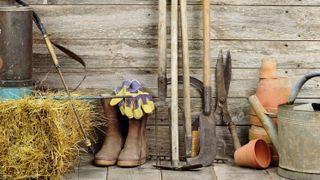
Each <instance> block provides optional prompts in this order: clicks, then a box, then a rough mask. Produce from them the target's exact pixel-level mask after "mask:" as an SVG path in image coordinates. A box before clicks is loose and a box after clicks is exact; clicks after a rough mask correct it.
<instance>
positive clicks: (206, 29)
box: [202, 0, 212, 115]
mask: <svg viewBox="0 0 320 180" xmlns="http://www.w3.org/2000/svg"><path fill="white" fill-rule="evenodd" d="M202 13H203V15H202V16H203V85H204V94H203V100H204V102H203V106H204V114H206V115H209V114H210V113H211V97H212V96H211V93H212V92H211V91H212V90H211V71H210V68H211V60H210V59H211V54H210V39H211V38H210V0H203V1H202Z"/></svg>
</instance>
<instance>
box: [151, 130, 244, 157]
mask: <svg viewBox="0 0 320 180" xmlns="http://www.w3.org/2000/svg"><path fill="white" fill-rule="evenodd" d="M216 129H217V138H218V139H219V140H220V141H219V143H218V156H219V157H227V156H229V157H233V153H234V148H233V144H232V140H231V136H230V133H229V131H228V129H227V127H226V126H217V128H216ZM248 129H249V126H239V127H238V128H237V130H238V136H239V137H240V141H241V144H246V143H247V142H248ZM147 142H148V151H149V152H148V154H149V155H150V156H154V155H157V154H158V153H159V155H160V156H169V155H170V128H169V127H168V126H159V127H158V137H157V142H158V143H157V144H158V145H157V146H156V144H155V143H156V139H155V128H154V127H153V126H148V127H147ZM179 147H180V148H179V151H180V156H181V157H183V156H184V136H183V129H182V127H180V128H179ZM224 147H225V148H226V149H225V151H226V153H225V155H224V150H223V149H224Z"/></svg>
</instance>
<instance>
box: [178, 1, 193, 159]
mask: <svg viewBox="0 0 320 180" xmlns="http://www.w3.org/2000/svg"><path fill="white" fill-rule="evenodd" d="M180 13H181V16H180V17H181V31H182V57H183V95H184V97H183V106H184V121H185V123H184V128H185V150H186V156H187V157H190V156H191V137H192V135H191V131H192V124H191V98H190V70H189V39H188V23H187V2H186V0H180Z"/></svg>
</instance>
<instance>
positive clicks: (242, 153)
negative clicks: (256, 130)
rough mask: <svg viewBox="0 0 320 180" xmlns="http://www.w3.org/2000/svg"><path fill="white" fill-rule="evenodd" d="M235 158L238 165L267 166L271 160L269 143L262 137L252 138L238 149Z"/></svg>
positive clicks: (258, 167)
mask: <svg viewBox="0 0 320 180" xmlns="http://www.w3.org/2000/svg"><path fill="white" fill-rule="evenodd" d="M234 160H235V163H236V164H237V165H238V166H245V167H252V168H256V169H264V168H267V167H268V166H269V164H270V161H271V154H270V149H269V145H268V144H267V143H266V142H264V141H263V140H261V139H255V140H252V141H250V142H249V143H248V144H246V145H244V146H242V147H241V148H239V149H237V150H236V152H235V153H234Z"/></svg>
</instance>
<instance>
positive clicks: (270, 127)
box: [249, 95, 279, 150]
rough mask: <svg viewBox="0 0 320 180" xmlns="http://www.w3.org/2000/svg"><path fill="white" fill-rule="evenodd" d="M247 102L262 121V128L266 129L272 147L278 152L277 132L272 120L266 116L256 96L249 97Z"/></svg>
mask: <svg viewBox="0 0 320 180" xmlns="http://www.w3.org/2000/svg"><path fill="white" fill-rule="evenodd" d="M249 102H250V104H251V107H252V108H253V110H254V111H255V112H256V114H257V116H258V117H259V118H260V120H261V121H262V124H263V127H264V128H265V129H266V131H267V133H268V135H269V137H270V139H271V141H272V143H273V145H274V146H275V148H276V149H277V150H279V143H278V131H277V128H276V126H275V125H274V124H273V122H272V119H271V118H270V117H269V116H268V115H267V114H266V110H265V109H264V107H263V106H262V105H261V103H260V101H259V99H258V97H257V96H256V95H253V96H250V97H249Z"/></svg>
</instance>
